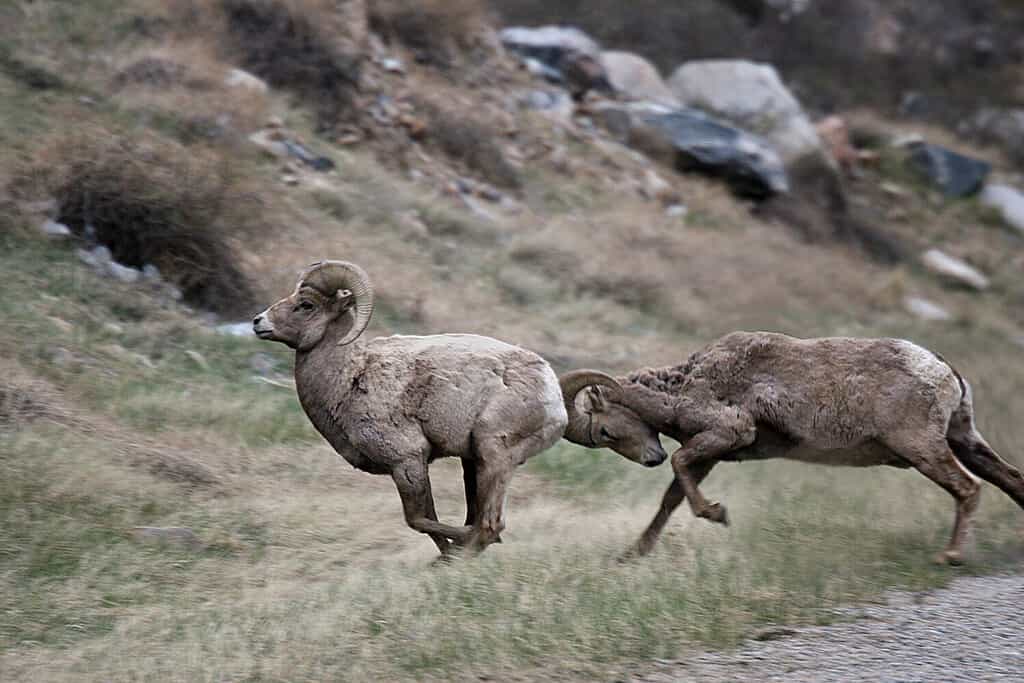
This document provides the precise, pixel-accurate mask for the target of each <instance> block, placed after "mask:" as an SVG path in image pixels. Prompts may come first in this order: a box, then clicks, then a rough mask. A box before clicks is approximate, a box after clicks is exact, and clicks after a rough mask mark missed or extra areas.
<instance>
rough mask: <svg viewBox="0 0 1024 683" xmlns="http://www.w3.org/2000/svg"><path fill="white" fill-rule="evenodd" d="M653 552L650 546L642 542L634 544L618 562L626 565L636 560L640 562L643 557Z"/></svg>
mask: <svg viewBox="0 0 1024 683" xmlns="http://www.w3.org/2000/svg"><path fill="white" fill-rule="evenodd" d="M650 552H651V548H650V546H647V545H644V544H643V543H642V542H638V543H634V544H633V545H631V546H630V547H629V548H628V549H626V552H624V553H622V554H621V555H619V556H618V558H617V560H618V562H619V564H625V563H627V562H632V561H634V560H639V559H640V558H641V557H644V556H645V555H647V554H649V553H650Z"/></svg>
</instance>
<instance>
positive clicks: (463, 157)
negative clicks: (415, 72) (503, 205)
mask: <svg viewBox="0 0 1024 683" xmlns="http://www.w3.org/2000/svg"><path fill="white" fill-rule="evenodd" d="M418 108H419V110H420V111H421V112H422V114H423V116H424V117H425V118H426V120H427V132H426V135H427V139H428V141H429V143H430V144H431V145H433V146H435V147H436V148H437V149H438V150H440V151H441V153H443V154H444V155H445V156H447V157H448V158H449V159H452V160H453V161H455V162H457V163H459V164H462V165H463V166H464V167H465V168H466V169H467V170H468V171H469V172H470V173H472V174H473V175H477V176H479V177H481V178H483V179H484V180H486V181H487V182H490V183H493V184H495V185H497V186H498V187H502V188H507V189H515V188H518V187H520V186H521V184H522V181H521V179H520V177H519V173H518V172H517V171H516V169H515V168H514V167H513V166H512V165H511V164H510V163H509V162H508V160H507V159H506V158H505V153H504V151H502V148H501V138H502V134H501V131H500V130H498V128H497V127H496V126H495V125H493V124H490V123H488V122H486V121H484V120H483V119H481V118H478V117H475V116H473V115H472V114H468V113H466V112H465V111H464V110H462V109H461V108H455V107H445V106H443V105H441V104H438V103H436V102H431V101H421V102H420V103H419V107H418Z"/></svg>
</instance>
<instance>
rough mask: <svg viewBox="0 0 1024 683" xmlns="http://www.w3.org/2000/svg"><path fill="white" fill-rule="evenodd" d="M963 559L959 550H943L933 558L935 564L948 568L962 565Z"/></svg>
mask: <svg viewBox="0 0 1024 683" xmlns="http://www.w3.org/2000/svg"><path fill="white" fill-rule="evenodd" d="M963 563H964V557H963V555H962V554H961V553H960V551H959V550H943V551H942V552H941V553H939V554H938V555H936V556H935V564H938V565H942V566H950V567H959V566H961V565H963Z"/></svg>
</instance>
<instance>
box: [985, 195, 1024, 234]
mask: <svg viewBox="0 0 1024 683" xmlns="http://www.w3.org/2000/svg"><path fill="white" fill-rule="evenodd" d="M979 200H980V201H981V203H982V204H983V205H985V206H988V207H991V208H993V209H996V210H997V211H999V213H1000V214H1001V215H1002V217H1003V220H1004V221H1006V223H1007V225H1009V226H1011V227H1013V228H1015V229H1017V230H1019V231H1020V232H1022V233H1024V193H1022V192H1020V190H1017V189H1016V188H1013V187H1010V186H1009V185H986V186H985V189H984V190H982V191H981V196H980V197H979Z"/></svg>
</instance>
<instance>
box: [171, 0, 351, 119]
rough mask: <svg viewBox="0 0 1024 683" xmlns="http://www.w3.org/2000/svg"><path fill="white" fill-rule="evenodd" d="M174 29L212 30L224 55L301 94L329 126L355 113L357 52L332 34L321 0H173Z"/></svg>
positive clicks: (329, 8)
mask: <svg viewBox="0 0 1024 683" xmlns="http://www.w3.org/2000/svg"><path fill="white" fill-rule="evenodd" d="M177 4H178V11H177V14H176V23H177V24H178V26H179V28H180V30H183V31H189V30H199V31H200V32H203V33H208V32H210V31H216V32H218V33H219V34H221V35H218V36H217V38H218V40H219V43H220V44H221V46H222V48H223V49H224V51H225V52H226V53H227V55H228V56H231V57H233V58H236V59H237V60H238V61H239V63H240V65H241V66H242V67H243V68H245V69H247V70H249V71H251V72H253V73H254V74H256V75H257V76H259V77H261V78H263V79H264V80H266V81H267V82H268V83H270V85H272V86H274V87H278V88H281V89H284V90H289V91H291V92H293V93H295V94H296V95H298V96H299V97H300V98H302V99H303V100H304V101H305V102H306V103H307V104H308V105H309V106H310V107H312V108H313V109H314V110H315V111H316V114H317V119H318V125H319V126H320V127H321V128H322V129H329V128H331V127H333V126H334V125H336V124H337V123H338V122H339V121H343V120H348V119H351V118H353V117H354V116H355V115H356V114H357V109H356V101H355V99H356V94H357V92H358V89H359V78H360V69H361V56H360V55H358V54H348V53H346V52H344V51H343V50H342V49H341V47H340V46H339V43H338V41H336V40H335V35H334V33H333V31H334V29H336V28H337V26H336V18H337V17H336V11H337V10H336V7H334V6H333V3H331V2H328V1H327V0H304V1H301V2H300V1H299V0H179V1H178V3H177Z"/></svg>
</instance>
